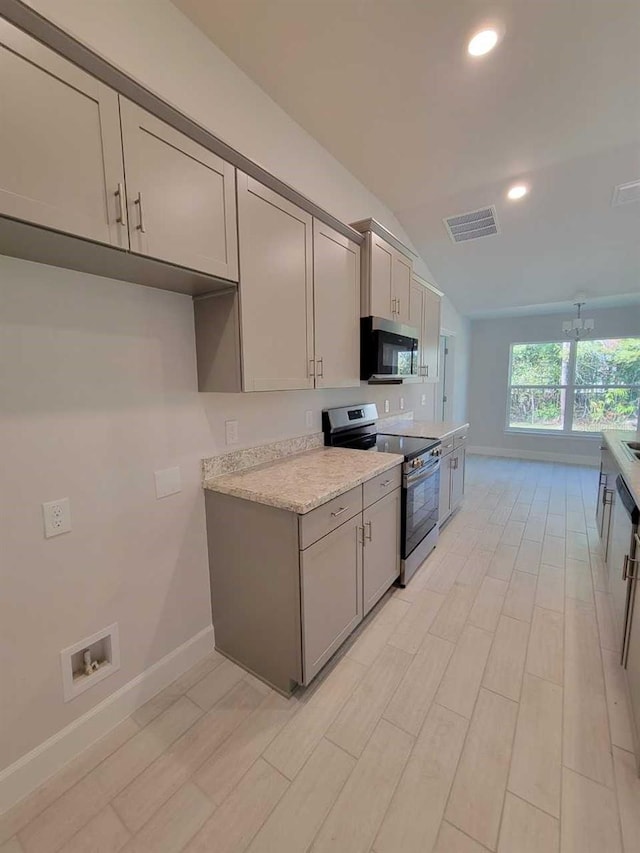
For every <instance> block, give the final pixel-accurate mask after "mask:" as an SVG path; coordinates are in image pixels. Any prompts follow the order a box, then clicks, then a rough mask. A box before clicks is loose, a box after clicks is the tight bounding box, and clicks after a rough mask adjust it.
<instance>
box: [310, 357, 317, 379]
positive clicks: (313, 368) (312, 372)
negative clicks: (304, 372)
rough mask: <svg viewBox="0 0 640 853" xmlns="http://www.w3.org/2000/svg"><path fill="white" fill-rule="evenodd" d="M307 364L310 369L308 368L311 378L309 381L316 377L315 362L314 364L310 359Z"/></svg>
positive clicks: (313, 360)
mask: <svg viewBox="0 0 640 853" xmlns="http://www.w3.org/2000/svg"><path fill="white" fill-rule="evenodd" d="M309 364H310V365H311V367H310V368H309V376H310V377H311V379H315V375H316V362H315V359H313V358H310V359H309Z"/></svg>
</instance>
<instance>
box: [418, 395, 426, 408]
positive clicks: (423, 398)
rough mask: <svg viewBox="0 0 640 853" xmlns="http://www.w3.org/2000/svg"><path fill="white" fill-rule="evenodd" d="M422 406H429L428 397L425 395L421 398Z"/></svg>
mask: <svg viewBox="0 0 640 853" xmlns="http://www.w3.org/2000/svg"><path fill="white" fill-rule="evenodd" d="M420 405H421V406H426V405H427V395H426V394H423V395H422V396H421V397H420Z"/></svg>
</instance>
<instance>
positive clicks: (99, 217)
mask: <svg viewBox="0 0 640 853" xmlns="http://www.w3.org/2000/svg"><path fill="white" fill-rule="evenodd" d="M0 80H2V83H1V84H0V87H1V91H0V214H2V215H4V216H10V217H12V218H14V219H22V220H24V221H26V222H32V223H34V224H36V225H42V226H44V227H46V228H53V229H55V230H57V231H64V232H66V233H68V234H74V235H77V236H79V237H85V238H87V239H89V240H95V241H97V242H100V243H109V244H111V245H113V246H119V247H122V248H127V247H128V237H127V229H126V227H124V226H123V225H122V224H121V223H119V222H118V217H119V215H120V211H119V203H120V201H121V200H122V199H121V198H120V197H119V196H118V195H117V192H118V188H119V187H120V188H122V190H123V188H124V171H123V167H122V146H121V142H120V117H119V114H118V96H117V95H116V93H115V92H113V91H112V90H111V89H109V88H108V87H107V86H104V85H103V84H102V83H100V82H98V81H97V80H95V79H94V78H93V77H91V76H90V75H88V74H85V73H84V71H81V70H80V69H78V68H76V67H75V66H74V65H72V64H71V63H70V62H67V61H66V60H65V59H62V57H60V56H58V55H57V54H56V53H54V52H53V51H51V50H49V49H48V48H46V47H44V46H43V45H41V44H39V43H38V42H36V41H34V40H33V39H31V38H30V37H29V36H27V35H25V34H24V33H22V32H21V31H20V30H17V29H16V28H15V27H12V26H11V25H10V24H8V23H6V22H5V21H2V20H0Z"/></svg>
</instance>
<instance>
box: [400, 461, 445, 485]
mask: <svg viewBox="0 0 640 853" xmlns="http://www.w3.org/2000/svg"><path fill="white" fill-rule="evenodd" d="M439 470H440V460H438V461H437V462H436V464H435V465H431V466H430V467H429V468H428V469H427V470H426V471H424V472H422V471H421V472H420V473H419V474H410V475H409V476H407V475H405V476H404V477H403V481H402V485H403V486H404V488H405V489H409V488H411V486H417V485H419V484H420V483H422V482H424V481H425V480H428V479H429V477H432V476H433V475H434V474H435V473H436V472H437V471H439Z"/></svg>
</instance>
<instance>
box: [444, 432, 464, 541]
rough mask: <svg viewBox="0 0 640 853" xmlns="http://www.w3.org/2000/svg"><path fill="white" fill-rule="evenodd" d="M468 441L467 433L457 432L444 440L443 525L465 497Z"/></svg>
mask: <svg viewBox="0 0 640 853" xmlns="http://www.w3.org/2000/svg"><path fill="white" fill-rule="evenodd" d="M466 441H467V435H466V433H459V434H458V433H456V434H454V435H453V436H450V437H448V438H447V439H445V440H444V441H443V442H442V457H441V462H440V509H439V522H440V524H441V525H442V524H444V522H445V521H446V520H447V519H448V518H449V516H450V515H451V514H452V513H453V512H455V510H456V509H457V508H458V507H459V506H460V504H461V502H462V498H463V497H464V476H465V464H466V455H467V454H466Z"/></svg>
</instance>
